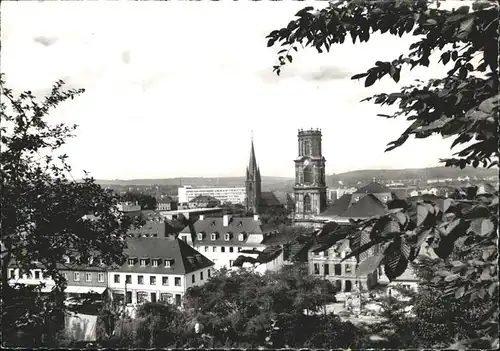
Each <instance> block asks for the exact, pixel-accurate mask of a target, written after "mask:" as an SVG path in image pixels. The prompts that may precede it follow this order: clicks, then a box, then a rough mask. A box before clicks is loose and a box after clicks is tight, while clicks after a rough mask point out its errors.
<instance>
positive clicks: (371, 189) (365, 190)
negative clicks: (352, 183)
mask: <svg viewBox="0 0 500 351" xmlns="http://www.w3.org/2000/svg"><path fill="white" fill-rule="evenodd" d="M390 192H391V189H389V188H387V187H386V186H383V185H382V184H380V183H377V182H371V183H370V184H368V185H366V186H364V187H362V188H359V189H358V190H356V192H355V194H359V193H362V194H381V193H390Z"/></svg>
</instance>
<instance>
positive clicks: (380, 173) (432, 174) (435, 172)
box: [97, 167, 498, 191]
mask: <svg viewBox="0 0 500 351" xmlns="http://www.w3.org/2000/svg"><path fill="white" fill-rule="evenodd" d="M497 175H498V170H497V169H484V168H470V167H467V168H465V169H459V168H451V167H431V168H415V169H365V170H358V171H351V172H345V173H339V174H333V175H327V176H326V184H327V185H328V186H331V185H334V184H336V183H337V182H338V181H343V182H346V183H353V182H358V181H360V182H369V181H371V180H372V179H373V178H376V179H377V180H382V181H383V180H393V181H397V180H402V181H405V180H410V179H422V180H426V179H444V178H454V179H456V178H457V177H465V176H469V177H471V178H473V177H478V178H486V177H492V176H497ZM97 183H99V184H101V185H119V186H131V185H137V186H151V185H170V186H181V185H192V186H195V187H196V186H221V187H224V186H244V185H245V177H219V178H217V177H188V178H179V177H178V178H164V179H130V180H120V179H115V180H97ZM293 185H294V178H291V177H273V176H262V190H264V191H269V190H279V189H283V190H285V189H286V190H289V191H291V190H292V188H293Z"/></svg>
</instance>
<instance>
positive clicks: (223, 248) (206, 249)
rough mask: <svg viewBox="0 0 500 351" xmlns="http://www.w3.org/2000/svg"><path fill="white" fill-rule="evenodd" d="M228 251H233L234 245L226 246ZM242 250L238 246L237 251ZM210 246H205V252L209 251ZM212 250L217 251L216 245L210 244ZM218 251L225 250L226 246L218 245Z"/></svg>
mask: <svg viewBox="0 0 500 351" xmlns="http://www.w3.org/2000/svg"><path fill="white" fill-rule="evenodd" d="M227 250H228V252H234V247H233V246H228V247H227ZM241 250H243V249H242V248H241V247H238V252H241ZM209 251H210V247H209V246H205V252H209ZM212 252H217V246H212ZM220 252H226V247H225V246H220Z"/></svg>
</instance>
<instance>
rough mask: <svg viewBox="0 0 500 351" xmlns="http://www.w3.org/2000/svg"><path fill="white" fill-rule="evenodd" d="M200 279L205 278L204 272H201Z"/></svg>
mask: <svg viewBox="0 0 500 351" xmlns="http://www.w3.org/2000/svg"><path fill="white" fill-rule="evenodd" d="M200 280H203V272H200Z"/></svg>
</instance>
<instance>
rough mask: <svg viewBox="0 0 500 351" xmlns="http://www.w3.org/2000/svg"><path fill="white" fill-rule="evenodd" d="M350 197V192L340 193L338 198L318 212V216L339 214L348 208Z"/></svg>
mask: <svg viewBox="0 0 500 351" xmlns="http://www.w3.org/2000/svg"><path fill="white" fill-rule="evenodd" d="M351 198H352V194H344V195H342V196H341V197H340V198H338V199H337V200H335V202H334V203H333V204H332V205H330V206H329V207H328V208H327V209H326V210H325V211H323V212H322V213H321V214H320V217H326V216H340V215H341V214H342V213H344V212H345V211H346V210H347V209H348V208H349V204H350V203H351Z"/></svg>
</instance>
